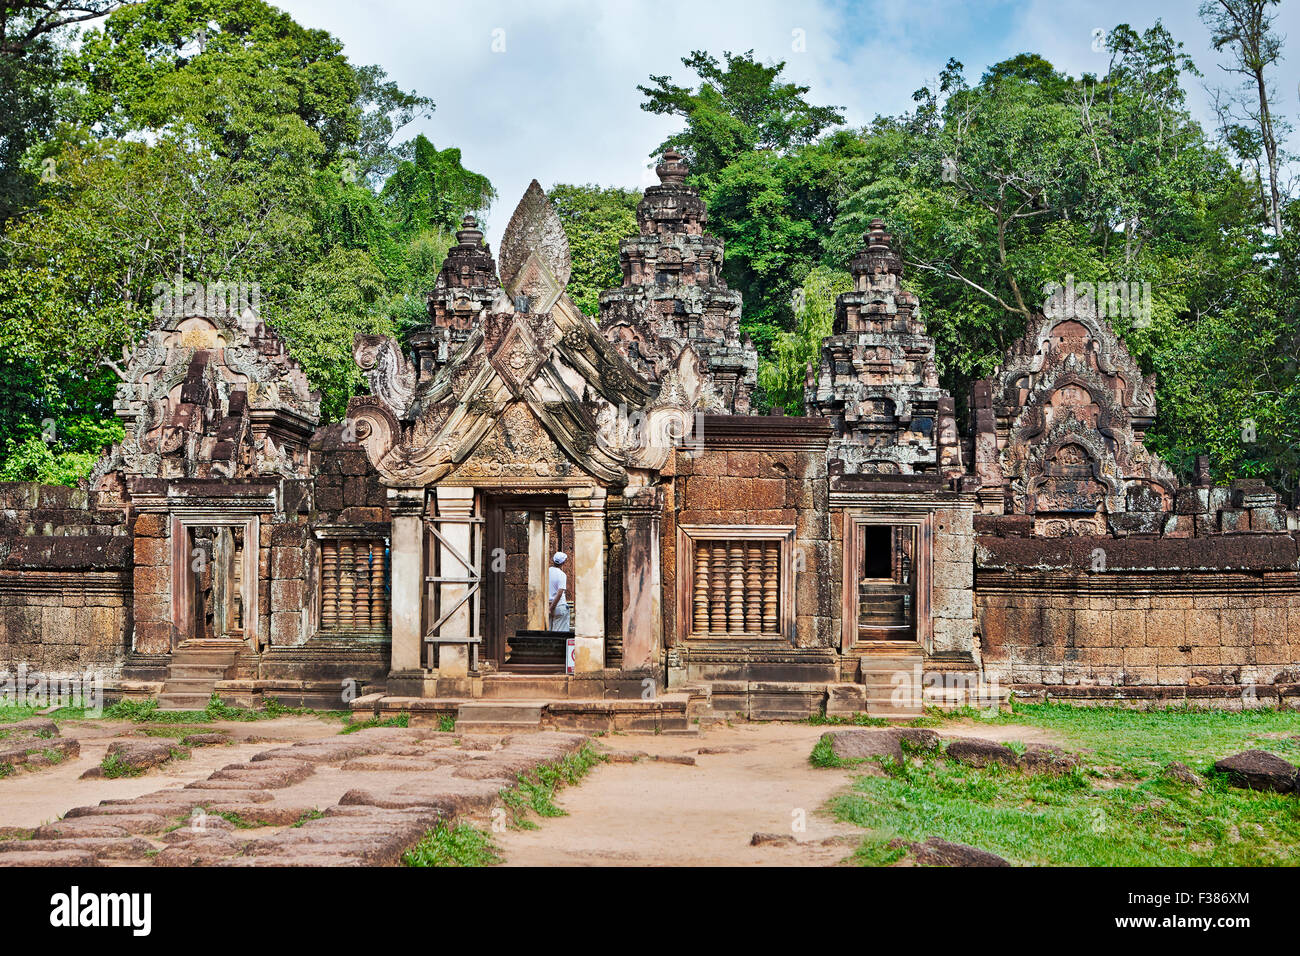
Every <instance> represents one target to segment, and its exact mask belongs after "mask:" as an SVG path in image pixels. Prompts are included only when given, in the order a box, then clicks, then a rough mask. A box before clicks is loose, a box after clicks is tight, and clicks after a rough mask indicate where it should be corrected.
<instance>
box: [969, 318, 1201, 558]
mask: <svg viewBox="0 0 1300 956" xmlns="http://www.w3.org/2000/svg"><path fill="white" fill-rule="evenodd" d="M1155 413H1156V407H1155V379H1154V377H1152V376H1144V375H1143V374H1142V371H1141V369H1139V368H1138V366H1137V363H1136V362H1135V361H1133V358H1132V357H1131V356H1130V355H1129V353H1128V351H1127V350H1126V349H1125V348H1124V345H1123V343H1122V342H1120V340H1119V338H1118V337H1117V336H1116V335H1115V333H1114V332H1113V331H1112V330H1111V328H1110V326H1109V325H1108V324H1107V323H1106V320H1105V319H1104V318H1099V317H1094V316H1091V315H1068V316H1056V317H1054V318H1047V317H1043V318H1041V319H1040V321H1039V323H1038V325H1037V326H1036V327H1034V328H1031V329H1030V330H1029V332H1028V333H1027V334H1026V335H1025V336H1024V338H1022V339H1021V340H1020V341H1019V342H1018V343H1017V344H1016V345H1015V346H1014V347H1013V348H1012V350H1011V351H1010V353H1009V354H1008V356H1007V360H1006V362H1005V363H1004V365H1003V366H1002V368H1001V369H1000V370H999V372H998V373H997V375H996V376H995V377H994V378H992V379H989V380H986V381H983V382H979V383H977V385H976V387H975V394H974V416H975V422H976V434H975V469H976V473H977V474H978V475H979V477H980V480H981V483H982V484H983V486H984V488H985V491H986V492H987V493H984V494H982V495H981V498H982V500H984V501H985V502H987V508H986V510H990V511H992V512H993V513H1000V512H1002V513H1007V514H1019V515H1033V516H1034V517H1035V528H1036V529H1037V531H1038V532H1039V533H1040V534H1043V535H1046V536H1049V537H1059V536H1061V535H1076V534H1108V533H1110V531H1111V530H1117V531H1135V530H1142V531H1146V532H1149V533H1159V532H1160V531H1161V530H1162V529H1163V527H1164V519H1165V516H1166V514H1167V513H1168V512H1169V511H1170V510H1172V506H1173V501H1174V496H1175V494H1176V492H1177V490H1178V480H1177V478H1176V477H1175V476H1174V474H1173V472H1171V471H1170V470H1169V468H1168V467H1167V466H1166V465H1165V464H1164V463H1163V462H1162V461H1160V460H1159V459H1158V458H1156V457H1155V456H1153V455H1151V454H1150V453H1149V452H1148V451H1147V450H1146V448H1145V447H1144V445H1143V438H1144V437H1145V434H1146V430H1147V428H1148V427H1150V425H1151V423H1152V422H1153V421H1154V420H1155ZM996 492H1000V494H997V493H996Z"/></svg>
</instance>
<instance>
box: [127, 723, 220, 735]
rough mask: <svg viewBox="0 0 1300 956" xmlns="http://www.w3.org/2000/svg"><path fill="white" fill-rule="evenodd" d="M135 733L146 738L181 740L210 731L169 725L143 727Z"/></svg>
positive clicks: (198, 727)
mask: <svg viewBox="0 0 1300 956" xmlns="http://www.w3.org/2000/svg"><path fill="white" fill-rule="evenodd" d="M134 732H135V733H137V734H141V735H143V736H145V737H173V738H179V737H187V736H189V735H190V734H202V733H207V732H208V731H206V730H205V729H204V728H202V727H200V726H194V725H190V726H186V725H185V724H167V725H165V726H162V727H141V728H140V729H139V730H136V731H134Z"/></svg>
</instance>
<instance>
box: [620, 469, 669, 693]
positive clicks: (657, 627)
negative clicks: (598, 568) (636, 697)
mask: <svg viewBox="0 0 1300 956" xmlns="http://www.w3.org/2000/svg"><path fill="white" fill-rule="evenodd" d="M663 507H664V492H663V489H662V488H636V489H628V491H627V492H625V493H624V498H623V515H624V519H623V526H624V529H625V531H624V536H623V560H624V573H623V668H624V669H625V670H641V669H643V668H647V667H652V666H654V665H655V664H656V662H657V661H658V660H659V649H660V647H661V645H662V643H663V579H662V575H661V570H660V566H659V519H660V515H661V514H662V513H663Z"/></svg>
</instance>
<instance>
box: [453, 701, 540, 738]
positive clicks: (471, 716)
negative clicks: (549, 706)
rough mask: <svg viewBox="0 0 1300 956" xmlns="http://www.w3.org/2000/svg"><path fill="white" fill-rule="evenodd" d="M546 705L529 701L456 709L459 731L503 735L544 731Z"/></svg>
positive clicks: (471, 704) (476, 703)
mask: <svg viewBox="0 0 1300 956" xmlns="http://www.w3.org/2000/svg"><path fill="white" fill-rule="evenodd" d="M543 707H545V704H542V703H532V702H529V701H501V700H497V701H472V702H468V701H467V702H466V703H463V704H461V705H460V706H459V707H458V708H457V709H456V731H457V733H467V734H474V733H479V734H501V733H510V732H512V731H514V732H519V731H530V730H541V728H542V709H543Z"/></svg>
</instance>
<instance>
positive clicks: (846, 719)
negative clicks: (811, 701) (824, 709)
mask: <svg viewBox="0 0 1300 956" xmlns="http://www.w3.org/2000/svg"><path fill="white" fill-rule="evenodd" d="M802 723H805V724H812V725H813V726H814V727H888V726H889V725H890V722H889V721H888V720H886V719H885V718H883V717H868V716H867V715H866V714H854V715H852V716H851V717H850V716H841V715H839V714H830V715H827V714H813V715H812V716H811V717H808V718H807V719H805V720H804V721H802Z"/></svg>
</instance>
